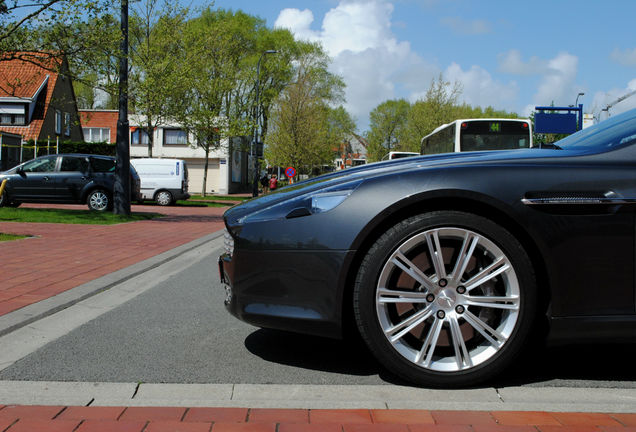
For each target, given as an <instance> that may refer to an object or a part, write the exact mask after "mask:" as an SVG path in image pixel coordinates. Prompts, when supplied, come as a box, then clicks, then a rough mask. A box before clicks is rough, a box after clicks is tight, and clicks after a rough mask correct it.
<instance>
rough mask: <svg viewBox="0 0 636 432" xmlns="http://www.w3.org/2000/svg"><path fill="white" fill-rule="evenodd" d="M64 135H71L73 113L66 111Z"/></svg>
mask: <svg viewBox="0 0 636 432" xmlns="http://www.w3.org/2000/svg"><path fill="white" fill-rule="evenodd" d="M64 135H66V136H67V137H70V136H71V115H70V114H69V113H64Z"/></svg>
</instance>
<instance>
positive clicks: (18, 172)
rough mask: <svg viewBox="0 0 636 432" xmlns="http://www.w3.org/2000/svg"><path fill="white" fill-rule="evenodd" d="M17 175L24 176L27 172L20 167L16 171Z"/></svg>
mask: <svg viewBox="0 0 636 432" xmlns="http://www.w3.org/2000/svg"><path fill="white" fill-rule="evenodd" d="M15 173H16V174H17V175H19V176H22V177H24V176H25V175H26V174H25V172H24V170H23V169H22V168H18V169H17V171H16V172H15Z"/></svg>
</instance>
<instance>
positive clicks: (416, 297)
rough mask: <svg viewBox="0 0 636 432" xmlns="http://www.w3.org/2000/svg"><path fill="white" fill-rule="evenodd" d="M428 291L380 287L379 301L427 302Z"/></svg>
mask: <svg viewBox="0 0 636 432" xmlns="http://www.w3.org/2000/svg"><path fill="white" fill-rule="evenodd" d="M426 295H427V294H426V293H425V292H421V291H397V290H390V289H387V288H378V302H379V303H381V304H385V303H426Z"/></svg>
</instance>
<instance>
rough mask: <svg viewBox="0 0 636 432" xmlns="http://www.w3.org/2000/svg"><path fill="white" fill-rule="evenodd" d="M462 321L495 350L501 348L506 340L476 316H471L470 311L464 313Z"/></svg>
mask: <svg viewBox="0 0 636 432" xmlns="http://www.w3.org/2000/svg"><path fill="white" fill-rule="evenodd" d="M464 319H465V320H466V322H467V323H468V324H470V325H471V326H473V328H474V329H475V330H477V331H478V332H479V333H480V334H481V335H482V336H483V337H485V338H486V339H487V340H488V342H490V344H491V345H493V346H494V347H496V348H499V347H500V346H502V345H503V344H504V342H506V340H507V339H508V338H506V337H505V336H503V335H502V334H501V333H499V332H498V331H497V330H495V329H493V328H492V327H490V326H489V325H488V324H486V323H485V322H483V321H482V320H481V319H479V318H478V317H477V316H475V315H473V314H472V313H471V312H470V311H466V312H465V313H464Z"/></svg>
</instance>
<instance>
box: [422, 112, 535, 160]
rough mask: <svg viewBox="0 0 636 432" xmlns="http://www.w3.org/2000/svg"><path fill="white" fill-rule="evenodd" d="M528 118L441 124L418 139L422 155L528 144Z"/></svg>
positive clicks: (468, 120) (508, 147)
mask: <svg viewBox="0 0 636 432" xmlns="http://www.w3.org/2000/svg"><path fill="white" fill-rule="evenodd" d="M531 124H532V123H530V120H529V119H495V118H485V119H463V120H455V121H454V122H452V123H448V124H445V125H442V126H440V127H438V128H437V129H435V130H434V131H433V132H431V133H430V134H428V135H426V136H425V137H424V138H422V154H437V153H453V152H466V151H481V150H511V149H520V148H530V147H532V126H531Z"/></svg>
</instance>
